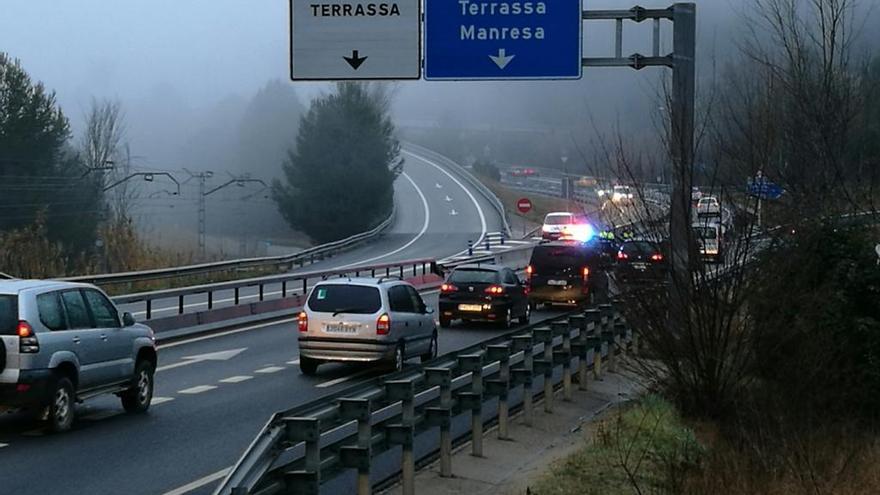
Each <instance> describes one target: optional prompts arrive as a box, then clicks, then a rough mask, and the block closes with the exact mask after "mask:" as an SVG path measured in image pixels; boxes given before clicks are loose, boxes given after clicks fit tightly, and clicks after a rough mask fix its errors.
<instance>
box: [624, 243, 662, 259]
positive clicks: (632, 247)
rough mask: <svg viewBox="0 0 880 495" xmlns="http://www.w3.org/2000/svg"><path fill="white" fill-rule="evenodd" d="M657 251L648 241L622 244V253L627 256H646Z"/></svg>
mask: <svg viewBox="0 0 880 495" xmlns="http://www.w3.org/2000/svg"><path fill="white" fill-rule="evenodd" d="M657 251H659V250H658V249H657V247H656V246H654V244H653V243H651V242H648V241H633V242H625V243H624V244H623V252H624V253H626V254H629V255H636V254H641V255H643V256H647V255H649V254H653V253H656V252H657Z"/></svg>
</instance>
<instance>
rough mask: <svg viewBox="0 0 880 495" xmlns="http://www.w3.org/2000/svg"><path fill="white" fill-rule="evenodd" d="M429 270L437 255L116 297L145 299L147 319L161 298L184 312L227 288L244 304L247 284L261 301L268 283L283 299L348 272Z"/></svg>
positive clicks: (381, 273) (130, 300) (372, 274)
mask: <svg viewBox="0 0 880 495" xmlns="http://www.w3.org/2000/svg"><path fill="white" fill-rule="evenodd" d="M429 273H437V274H439V271H438V268H437V262H436V261H435V260H434V259H433V258H423V259H416V260H406V261H400V262H394V263H384V264H380V265H369V266H355V267H348V268H341V269H335V270H317V271H311V272H300V273H286V274H281V275H269V276H265V277H255V278H248V279H242V280H232V281H228V282H218V283H212V284H203V285H195V286H190V287H181V288H175V289H162V290H155V291H150V292H140V293H137V294H128V295H122V296H115V297H113V298H112V299H113V302H115V303H116V304H133V303H139V302H143V303H145V304H146V319H147V320H149V319H151V318H152V315H153V301H157V300H176V301H177V314H178V315H181V314H183V313H184V309H185V307H186V304H185V303H186V298H187V297H190V296H194V295H202V294H204V295H206V296H207V309H208V310H211V309H213V308H214V293H215V292H218V291H223V290H227V291H228V290H231V291H233V297H234V304H235V305H236V306H237V305H238V304H239V303H240V299H241V297H240V291H241V289H243V288H246V287H257V288H258V289H259V296H258V297H259V300H260V301H263V300H264V289H265V287H266V286H268V285H271V284H274V285H278V284H280V285H281V298H286V297H288V296H293V295H296V294H297V291H298V290H300V289H301V292H299V295H305V293H306V292H308V287H309V281H312V282H314V281H316V280H326V279H328V278H331V277H341V276H346V275H349V276H350V275H354V276H356V277H359V276H367V275H369V276H370V277H376V276H377V275H378V276H380V277H381V276H385V277H394V276H397V277H400V278H404V277H405V276H408V275H409V274H412V275H413V276H417V275H419V274H421V275H427V274H429Z"/></svg>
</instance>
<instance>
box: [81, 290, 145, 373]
mask: <svg viewBox="0 0 880 495" xmlns="http://www.w3.org/2000/svg"><path fill="white" fill-rule="evenodd" d="M82 294H83V296H85V300H86V304H87V305H88V307H89V311H90V312H91V314H92V320H93V321H94V322H95V329H96V330H97V331H99V334H98V337H99V338H100V340H101V345H102V346H103V347H104V348H105V349H104V350H103V351H102V353H104V354H105V355H106V360H105V361H104V362H103V363H102V364H101V367H102V368H103V369H102V372H101V374H102V375H103V376H106V379H107V380H108V382H121V381H124V380H128V379H130V378H131V377H132V376H133V375H134V356H133V355H132V354H133V352H134V345H133V341H134V339H133V336H132V335H131V334H130V333H129V331H127V330H126V329H124V328H123V327H122V322H121V321H120V320H119V311H118V310H117V309H116V306H114V305H113V303H112V302H110V300H109V299H107V296H105V295H104V294H102V293H101V292H99V291H97V290H95V289H83V290H82Z"/></svg>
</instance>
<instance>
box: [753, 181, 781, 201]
mask: <svg viewBox="0 0 880 495" xmlns="http://www.w3.org/2000/svg"><path fill="white" fill-rule="evenodd" d="M747 189H748V193H749V195H751V196H756V197H758V198H761V199H779V198H781V197H782V194H783V193H784V192H785V190H784V189H782V186H780V185H779V184H774V183H773V182H768V181H767V180H766V179H764V178H763V177H761V178H758V180H750V181H749V183H748V188H747Z"/></svg>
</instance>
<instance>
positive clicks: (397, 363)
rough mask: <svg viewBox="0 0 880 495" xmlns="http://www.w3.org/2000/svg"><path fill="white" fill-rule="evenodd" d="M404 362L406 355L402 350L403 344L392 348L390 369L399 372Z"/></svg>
mask: <svg viewBox="0 0 880 495" xmlns="http://www.w3.org/2000/svg"><path fill="white" fill-rule="evenodd" d="M405 362H406V354H405V353H404V350H403V344H397V347H395V348H394V357H393V358H391V369H392V370H394V371H401V370H402V369H403V365H404V363H405Z"/></svg>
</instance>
